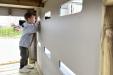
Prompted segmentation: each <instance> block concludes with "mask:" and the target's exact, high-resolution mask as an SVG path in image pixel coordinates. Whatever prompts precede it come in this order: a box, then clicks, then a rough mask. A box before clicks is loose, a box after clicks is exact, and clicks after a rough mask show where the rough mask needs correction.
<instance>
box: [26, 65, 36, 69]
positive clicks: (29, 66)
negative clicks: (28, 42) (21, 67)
mask: <svg viewBox="0 0 113 75" xmlns="http://www.w3.org/2000/svg"><path fill="white" fill-rule="evenodd" d="M25 67H26V68H27V69H34V66H33V65H27V66H25Z"/></svg>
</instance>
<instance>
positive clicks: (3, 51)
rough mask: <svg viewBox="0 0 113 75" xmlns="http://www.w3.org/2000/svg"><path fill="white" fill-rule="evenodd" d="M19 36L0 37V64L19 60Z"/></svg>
mask: <svg viewBox="0 0 113 75" xmlns="http://www.w3.org/2000/svg"><path fill="white" fill-rule="evenodd" d="M18 46H19V38H0V64H5V63H9V62H16V61H19V60H20V51H19V47H18Z"/></svg>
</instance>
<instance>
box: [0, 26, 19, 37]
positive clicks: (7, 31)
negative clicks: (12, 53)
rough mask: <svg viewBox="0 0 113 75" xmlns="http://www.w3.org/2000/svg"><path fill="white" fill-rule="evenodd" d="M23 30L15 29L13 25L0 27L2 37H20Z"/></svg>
mask: <svg viewBox="0 0 113 75" xmlns="http://www.w3.org/2000/svg"><path fill="white" fill-rule="evenodd" d="M20 34H21V32H19V31H16V30H14V28H13V27H0V37H19V36H20Z"/></svg>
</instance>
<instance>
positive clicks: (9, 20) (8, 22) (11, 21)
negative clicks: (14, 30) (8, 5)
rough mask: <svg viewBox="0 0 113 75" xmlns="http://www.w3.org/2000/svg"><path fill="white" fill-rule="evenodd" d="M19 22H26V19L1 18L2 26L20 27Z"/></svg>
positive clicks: (18, 17) (17, 17)
mask: <svg viewBox="0 0 113 75" xmlns="http://www.w3.org/2000/svg"><path fill="white" fill-rule="evenodd" d="M19 20H24V17H20V16H0V26H10V25H11V24H15V25H19Z"/></svg>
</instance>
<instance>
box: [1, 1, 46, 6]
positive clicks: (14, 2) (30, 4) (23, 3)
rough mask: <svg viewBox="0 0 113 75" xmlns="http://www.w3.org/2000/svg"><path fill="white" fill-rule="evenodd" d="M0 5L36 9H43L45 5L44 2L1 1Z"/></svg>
mask: <svg viewBox="0 0 113 75" xmlns="http://www.w3.org/2000/svg"><path fill="white" fill-rule="evenodd" d="M0 3H1V4H13V5H24V6H35V7H43V5H44V3H42V0H0ZM7 7H8V6H7Z"/></svg>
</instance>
